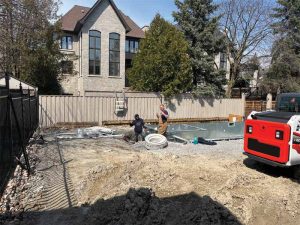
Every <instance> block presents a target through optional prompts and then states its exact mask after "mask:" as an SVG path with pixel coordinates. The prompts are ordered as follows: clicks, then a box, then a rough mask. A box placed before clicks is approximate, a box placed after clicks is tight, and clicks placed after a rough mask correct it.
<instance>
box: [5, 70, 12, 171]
mask: <svg viewBox="0 0 300 225" xmlns="http://www.w3.org/2000/svg"><path fill="white" fill-rule="evenodd" d="M5 86H6V89H7V106H6V107H7V112H6V113H7V125H8V126H7V129H8V130H7V131H8V140H9V150H10V158H11V160H10V162H9V166H10V167H11V166H12V159H13V137H12V121H11V106H10V100H11V94H10V86H9V75H8V73H7V72H6V73H5Z"/></svg>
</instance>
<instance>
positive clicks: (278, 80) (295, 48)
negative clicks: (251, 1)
mask: <svg viewBox="0 0 300 225" xmlns="http://www.w3.org/2000/svg"><path fill="white" fill-rule="evenodd" d="M278 4H279V7H278V8H275V9H274V11H275V13H274V14H273V17H274V18H275V19H276V21H277V22H276V23H274V24H273V30H274V34H275V35H276V37H277V40H276V41H275V42H274V44H273V48H272V64H271V67H270V70H269V71H268V73H267V78H266V79H265V82H264V85H265V86H266V85H269V89H271V90H273V91H275V90H276V89H277V90H280V91H284V92H288V91H300V80H299V78H300V17H299V15H300V0H278Z"/></svg>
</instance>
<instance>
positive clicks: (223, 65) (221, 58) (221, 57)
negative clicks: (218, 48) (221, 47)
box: [220, 53, 227, 70]
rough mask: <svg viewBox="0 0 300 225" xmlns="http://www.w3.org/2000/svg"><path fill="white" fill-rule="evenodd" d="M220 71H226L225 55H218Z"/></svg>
mask: <svg viewBox="0 0 300 225" xmlns="http://www.w3.org/2000/svg"><path fill="white" fill-rule="evenodd" d="M220 69H221V70H227V55H226V53H220Z"/></svg>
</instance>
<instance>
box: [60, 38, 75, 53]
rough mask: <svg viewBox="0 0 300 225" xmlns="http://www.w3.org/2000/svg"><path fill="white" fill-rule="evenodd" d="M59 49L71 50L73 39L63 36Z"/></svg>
mask: <svg viewBox="0 0 300 225" xmlns="http://www.w3.org/2000/svg"><path fill="white" fill-rule="evenodd" d="M60 48H61V49H68V50H72V49H73V38H72V36H64V37H62V38H61V40H60Z"/></svg>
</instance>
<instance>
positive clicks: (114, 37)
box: [109, 33, 120, 76]
mask: <svg viewBox="0 0 300 225" xmlns="http://www.w3.org/2000/svg"><path fill="white" fill-rule="evenodd" d="M109 76H120V35H119V34H117V33H110V34H109Z"/></svg>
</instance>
